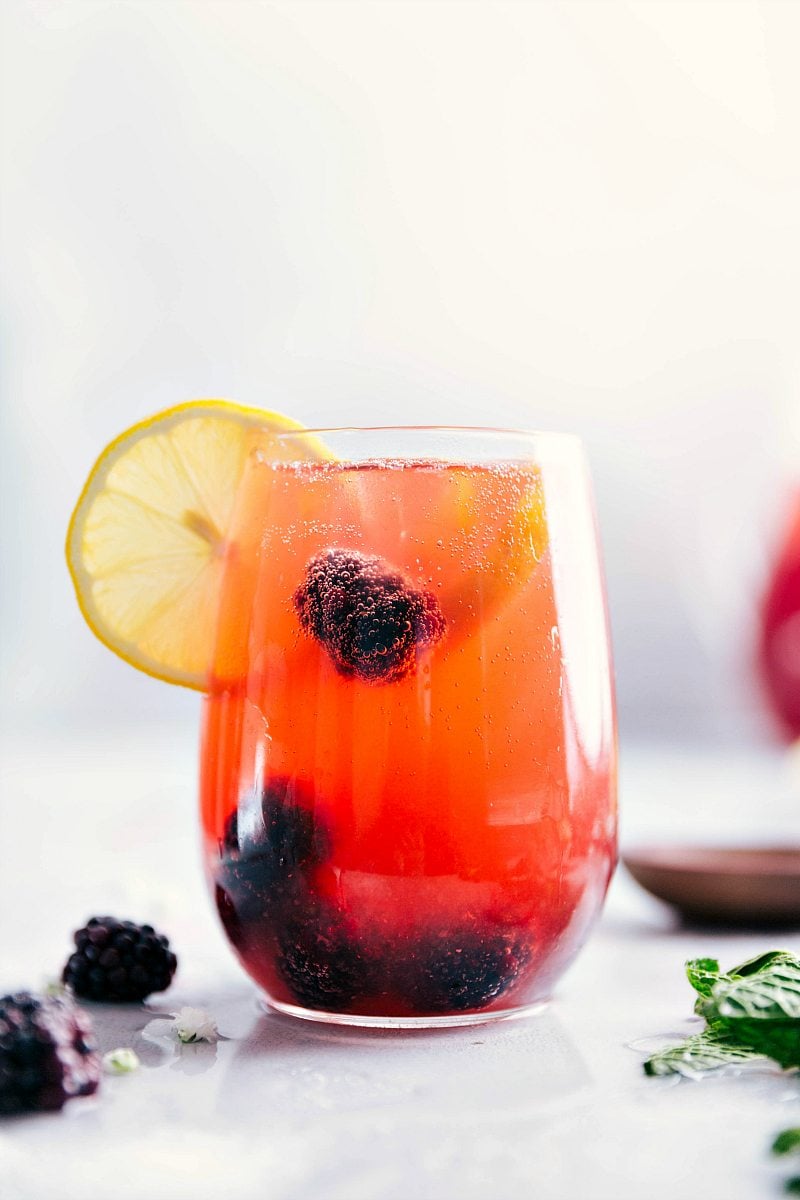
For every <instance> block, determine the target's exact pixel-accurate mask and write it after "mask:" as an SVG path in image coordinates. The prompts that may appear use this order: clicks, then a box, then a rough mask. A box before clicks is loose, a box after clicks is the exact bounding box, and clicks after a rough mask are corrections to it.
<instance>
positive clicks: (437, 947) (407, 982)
mask: <svg viewBox="0 0 800 1200" xmlns="http://www.w3.org/2000/svg"><path fill="white" fill-rule="evenodd" d="M529 958H530V948H529V947H528V946H527V945H526V944H525V943H524V942H522V941H520V940H518V939H515V938H511V937H508V936H505V935H493V936H491V937H481V936H480V935H479V934H478V933H476V932H470V933H469V934H467V935H465V936H462V937H461V938H458V937H456V936H453V935H447V936H446V937H445V936H442V937H441V938H437V939H434V940H432V941H430V942H428V943H427V944H424V945H423V946H421V947H420V948H419V949H418V950H417V952H416V953H415V954H414V956H413V959H412V960H411V962H410V963H409V964H407V966H406V967H405V969H404V970H403V971H402V972H401V973H402V975H403V979H402V981H401V984H400V986H401V989H402V990H403V992H404V993H405V996H406V998H407V999H408V1001H409V1002H410V1003H411V1005H412V1006H413V1007H414V1008H415V1009H416V1010H417V1011H419V1012H420V1013H443V1012H450V1011H453V1010H455V1011H456V1012H466V1011H467V1010H468V1009H471V1008H485V1007H486V1005H487V1004H490V1003H491V1002H492V1001H493V1000H496V999H497V998H498V996H501V995H502V994H503V992H505V991H507V990H508V988H509V987H510V986H511V984H512V983H514V981H515V980H516V978H517V976H518V975H519V972H520V971H521V969H522V968H523V967H524V966H525V964H526V963H527V962H528V960H529Z"/></svg>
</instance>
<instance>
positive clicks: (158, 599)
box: [66, 400, 331, 691]
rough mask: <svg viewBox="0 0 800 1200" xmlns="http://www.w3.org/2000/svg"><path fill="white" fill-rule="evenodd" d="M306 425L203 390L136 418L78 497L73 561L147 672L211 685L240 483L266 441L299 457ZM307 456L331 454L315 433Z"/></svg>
mask: <svg viewBox="0 0 800 1200" xmlns="http://www.w3.org/2000/svg"><path fill="white" fill-rule="evenodd" d="M302 429H303V426H302V425H300V424H298V422H296V421H293V420H291V419H290V418H289V417H284V416H281V415H280V414H279V413H274V412H264V411H262V410H260V409H256V408H244V407H242V406H240V405H238V404H231V403H230V402H228V401H225V400H196V401H192V402H190V403H188V404H179V405H177V406H176V407H175V408H169V409H166V410H165V411H164V412H161V413H158V414H156V415H155V416H153V417H150V418H149V419H148V420H146V421H142V422H141V423H140V424H138V425H134V426H133V427H132V428H131V429H128V430H127V431H126V432H125V433H123V434H121V435H120V437H118V438H116V439H115V440H114V441H113V442H111V444H110V445H109V446H107V447H106V449H105V450H104V451H103V453H102V454H101V455H100V457H99V458H98V460H97V462H96V463H95V465H94V467H93V468H92V470H91V471H90V473H89V478H88V479H87V481H86V484H85V486H84V489H83V492H82V493H81V496H80V499H79V500H78V503H77V505H76V506H75V511H74V512H73V514H72V519H71V521H70V524H69V532H68V534H67V547H66V549H67V563H68V565H69V569H70V574H71V575H72V581H73V583H74V585H75V591H76V594H77V597H78V604H79V605H80V608H81V612H82V613H83V616H84V617H85V619H86V621H87V623H88V625H89V627H90V628H91V630H92V632H93V633H94V634H95V635H96V636H97V637H98V638H99V639H100V641H101V642H104V643H105V645H106V646H108V647H109V649H111V650H113V651H114V653H115V654H118V655H119V656H120V658H123V659H125V661H126V662H129V663H130V664H131V665H132V666H134V667H137V668H138V669H139V670H140V671H144V672H146V673H147V674H148V675H153V676H155V677H156V678H157V679H163V680H165V681H166V682H167V683H177V684H182V685H183V686H184V687H190V688H196V689H198V690H200V691H202V690H203V689H204V687H205V682H206V677H207V674H208V669H209V665H210V659H211V656H212V654H213V649H214V636H215V625H216V617H217V605H218V597H219V590H220V583H221V578H222V573H223V569H224V560H225V553H226V550H227V533H228V529H229V526H230V520H231V515H232V512H233V506H234V501H235V498H236V491H237V485H238V483H239V480H240V478H241V475H242V471H243V469H244V466H245V463H246V461H247V458H248V455H249V454H250V453H251V452H252V451H254V450H256V449H257V450H258V452H259V453H260V454H261V455H263V456H266V457H268V458H271V459H273V460H275V461H279V460H283V459H296V458H297V457H298V446H297V439H294V438H293V439H291V443H293V444H290V445H283V444H282V443H281V441H280V438H279V436H278V435H280V434H282V433H288V432H295V431H298V430H300V431H302ZM302 457H303V458H304V459H326V458H330V457H331V455H330V453H329V452H328V451H327V450H326V448H325V447H324V446H323V444H322V443H321V442H319V441H318V440H317V439H316V438H313V437H312V436H310V435H309V437H307V438H304V439H303V444H302Z"/></svg>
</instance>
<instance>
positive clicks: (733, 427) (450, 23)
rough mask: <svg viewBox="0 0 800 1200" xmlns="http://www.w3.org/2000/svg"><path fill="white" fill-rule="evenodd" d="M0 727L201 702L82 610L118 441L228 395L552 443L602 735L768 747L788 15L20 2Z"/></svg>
mask: <svg viewBox="0 0 800 1200" xmlns="http://www.w3.org/2000/svg"><path fill="white" fill-rule="evenodd" d="M0 19H1V20H2V30H1V31H0V33H1V34H2V45H3V52H2V53H3V62H2V72H1V73H2V86H3V91H4V97H3V110H4V134H3V144H2V155H3V158H2V181H1V182H2V189H3V193H4V199H3V242H2V264H0V265H1V266H2V276H1V278H2V284H1V285H0V286H1V287H2V310H1V314H2V380H1V382H2V431H1V433H2V436H0V453H2V464H0V469H1V472H2V473H1V475H0V482H1V484H2V515H1V517H0V520H2V546H3V552H2V572H1V576H0V578H1V583H2V599H1V601H0V604H1V607H0V619H1V621H2V626H1V628H2V719H3V720H4V722H6V723H7V724H9V725H11V726H15V725H17V724H20V725H31V724H35V723H38V722H44V723H45V726H47V725H48V724H50V723H52V722H56V723H59V724H60V725H61V726H65V725H68V723H69V722H71V721H72V720H75V721H86V720H90V721H93V722H95V723H96V725H97V726H98V728H102V727H103V726H104V725H110V724H111V723H114V722H121V723H125V724H131V723H135V724H147V723H148V722H151V721H153V720H158V721H159V722H164V721H167V720H174V721H176V722H182V723H184V724H186V725H189V724H191V723H193V722H194V720H195V716H196V708H197V702H196V699H195V697H194V696H192V695H190V694H188V693H183V692H181V691H179V690H178V689H170V688H165V687H163V686H162V685H159V684H157V683H155V682H153V681H151V680H149V679H147V678H145V677H144V676H140V675H138V674H137V673H135V672H133V671H131V670H129V669H128V668H126V667H125V666H123V665H122V664H121V663H119V662H118V661H116V660H115V659H114V658H113V656H111V655H109V654H108V652H107V651H105V650H104V649H103V648H102V647H101V646H100V645H99V644H98V643H96V642H95V641H94V640H93V638H92V636H91V634H90V633H89V632H88V630H86V628H85V627H84V625H83V622H82V620H81V618H80V615H79V613H78V610H77V606H76V605H75V603H74V599H73V597H72V594H71V588H70V584H69V581H68V577H67V573H66V569H65V567H64V562H63V552H62V543H63V538H64V533H65V530H66V524H67V520H68V516H69V512H70V509H71V507H72V505H73V503H74V501H75V499H76V497H77V495H78V492H79V490H80V487H81V485H82V482H83V479H84V477H85V474H86V472H87V470H88V468H89V467H90V465H91V463H92V461H93V459H94V457H95V456H96V454H97V453H98V451H99V450H100V449H101V447H102V446H103V445H104V444H105V443H106V442H107V441H108V440H109V439H110V438H111V437H112V436H113V435H115V434H116V433H118V432H120V431H121V430H122V429H123V428H124V427H126V426H127V425H129V424H131V423H132V422H134V421H135V420H137V419H139V418H141V417H144V416H146V415H148V414H149V413H151V412H153V411H155V410H156V409H158V408H161V407H164V406H167V405H170V404H173V403H176V402H178V401H181V400H184V399H189V398H192V397H198V396H215V395H219V396H227V397H230V398H233V399H237V400H240V401H242V402H245V403H250V404H263V405H265V406H267V407H274V408H278V409H282V410H284V411H287V412H289V413H291V414H293V415H294V416H296V417H298V418H300V419H302V420H304V421H306V422H307V423H317V424H340V423H350V422H373V423H374V422H378V423H380V422H398V421H399V422H416V421H425V422H434V421H440V422H456V423H466V424H503V425H511V426H524V427H532V428H566V429H571V430H575V431H577V432H579V433H580V434H582V435H583V437H584V438H585V439H586V441H587V443H588V447H589V452H590V456H591V460H592V465H593V470H594V475H595V480H596V486H597V493H598V502H599V510H600V519H601V525H602V530H603V535H604V542H605V550H606V560H607V570H608V578H609V591H610V599H611V611H612V620H613V627H614V637H615V647H616V658H617V666H618V688H619V699H620V713H621V720H622V731H623V735H624V736H629V737H632V738H633V737H637V736H640V737H648V738H650V737H662V736H663V737H671V738H686V737H689V736H692V737H701V738H706V739H712V738H719V737H732V736H735V737H742V736H744V737H745V738H748V737H750V738H754V739H755V738H758V737H761V736H764V734H765V731H766V730H765V724H764V722H763V720H762V719H761V718H760V708H759V702H758V696H757V692H756V690H755V688H754V684H753V680H752V671H751V655H752V625H751V620H752V612H753V606H754V603H755V601H756V599H757V596H758V589H759V587H760V586H761V578H762V573H763V568H764V556H765V551H766V549H767V548H768V547H769V545H770V544H771V540H773V539H774V537H775V533H776V522H777V516H778V513H779V512H780V511H781V508H782V505H783V504H784V503H785V498H786V489H787V488H788V487H789V486H790V485H791V483H792V482H793V480H794V476H795V471H796V468H797V466H798V464H800V450H798V447H797V442H796V436H795V435H796V430H797V427H798V424H799V423H798V420H797V416H796V410H797V394H798V385H799V384H800V240H799V239H798V226H799V225H800V149H799V148H800V73H798V71H797V47H798V44H800V6H798V5H795V4H792V3H786V4H783V3H778V2H773V3H761V4H759V3H752V2H744V3H735V2H730V3H724V2H723V3H699V2H694V3H685V4H682V3H603V2H587V3H548V2H546V0H543V2H540V3H535V2H533V3H512V4H504V3H497V2H492V3H489V2H488V0H486V2H482V3H457V2H452V3H434V2H426V3H386V2H380V0H374V2H371V3H340V2H338V0H325V2H324V3H257V2H256V3H236V2H235V0H225V2H224V3H223V2H219V3H217V2H214V3H205V2H201V0H172V2H170V0H151V2H148V0H138V2H135V0H127V2H126V0H117V2H115V3H110V2H107V0H100V2H90V0H89V2H82V0H56V2H47V0H29V2H27V3H25V2H23V0H5V2H4V3H3V5H2V8H1V9H0Z"/></svg>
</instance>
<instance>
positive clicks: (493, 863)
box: [202, 430, 616, 1025]
mask: <svg viewBox="0 0 800 1200" xmlns="http://www.w3.org/2000/svg"><path fill="white" fill-rule="evenodd" d="M292 436H294V435H287V440H290V439H291V437H292ZM321 436H322V437H323V438H324V439H325V440H327V442H328V444H329V445H331V446H332V447H333V449H334V450H335V451H336V453H337V454H338V455H339V458H338V459H337V460H332V461H328V462H315V463H311V462H303V461H298V462H296V463H292V462H290V463H274V462H270V461H267V460H262V459H261V458H260V456H259V455H258V454H257V453H255V454H254V455H253V456H252V458H251V460H250V462H249V464H248V467H247V470H246V472H245V475H244V478H243V480H242V483H241V487H240V490H239V496H238V500H237V507H236V511H235V517H234V525H233V530H232V535H231V538H230V543H229V549H228V551H227V558H226V562H225V570H224V582H223V589H222V599H221V607H220V614H219V627H218V637H217V647H216V655H215V665H214V671H213V675H212V678H211V679H210V681H209V694H208V696H207V699H206V701H205V720H204V733H203V750H202V815H203V828H204V834H205V851H206V863H207V871H208V875H209V879H210V882H211V885H212V888H213V890H214V895H215V898H216V903H217V906H218V909H219V913H220V916H221V919H222V922H223V925H224V927H225V929H226V932H227V934H228V937H229V939H230V941H231V943H232V944H233V946H234V948H235V950H236V952H237V954H238V956H239V958H240V960H241V962H242V964H243V966H244V967H245V969H246V970H247V971H248V972H249V974H250V975H251V976H252V978H253V979H254V980H255V981H256V982H257V983H258V985H259V986H260V988H261V989H262V990H263V992H264V993H265V996H266V998H267V999H268V1001H269V1002H270V1003H272V1004H273V1005H275V1006H276V1007H278V1008H280V1009H282V1010H284V1011H289V1012H293V1013H295V1014H296V1015H300V1016H307V1017H316V1018H317V1019H323V1020H324V1019H327V1020H338V1021H343V1022H351V1023H362V1024H370V1023H375V1024H384V1025H403V1024H423V1025H431V1024H437V1023H454V1022H459V1021H469V1020H480V1019H486V1018H487V1017H492V1016H498V1015H502V1014H508V1013H511V1012H516V1011H519V1010H520V1009H522V1008H525V1007H526V1006H529V1005H532V1004H535V1003H536V1002H538V1001H541V1000H542V999H544V998H546V997H547V996H548V995H549V993H550V991H551V987H552V983H553V981H554V979H555V978H556V977H557V976H558V975H559V974H560V973H561V972H562V971H563V970H564V968H565V966H566V965H567V963H568V962H569V961H570V959H571V958H572V957H573V955H574V954H575V953H576V951H577V950H578V948H579V947H580V945H581V943H582V941H583V939H584V937H585V936H586V933H587V931H588V929H589V927H590V925H591V923H592V922H593V920H594V918H595V916H596V915H597V913H598V911H599V909H600V906H601V904H602V900H603V897H604V894H605V891H606V888H607V885H608V882H609V879H610V876H611V873H612V870H613V865H614V862H615V854H616V840H615V839H616V819H615V817H616V810H615V776H616V765H615V729H614V712H613V697H612V689H611V680H610V668H609V656H608V642H607V625H606V616H605V606H604V599H603V590H602V581H601V574H600V568H599V563H598V555H597V548H596V538H595V530H594V522H593V514H592V505H591V496H590V491H589V486H588V481H587V476H586V472H585V469H584V465H583V459H582V454H581V451H580V447H579V445H578V443H576V442H575V441H574V440H573V439H571V438H568V437H562V436H560V435H535V436H534V435H515V434H500V433H492V432H489V431H466V430H457V431H452V430H451V431H444V430H443V431H435V430H409V431H339V432H338V433H337V432H336V431H330V432H328V433H323V434H322V435H321ZM297 444H298V458H300V455H301V453H302V449H301V447H302V442H301V440H300V438H299V437H298V439H297ZM387 445H391V446H400V445H402V449H403V453H402V455H401V454H400V453H399V450H398V452H397V453H396V455H395V456H393V457H388V456H387V455H386V447H387Z"/></svg>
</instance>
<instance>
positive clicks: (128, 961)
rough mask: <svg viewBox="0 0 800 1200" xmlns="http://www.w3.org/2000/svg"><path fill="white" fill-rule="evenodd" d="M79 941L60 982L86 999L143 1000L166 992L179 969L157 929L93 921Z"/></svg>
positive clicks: (113, 919)
mask: <svg viewBox="0 0 800 1200" xmlns="http://www.w3.org/2000/svg"><path fill="white" fill-rule="evenodd" d="M74 937H75V946H76V949H75V951H74V953H73V954H71V955H70V957H69V959H68V960H67V963H66V966H65V967H64V971H63V973H62V976H61V978H62V980H63V981H64V983H65V984H67V986H68V987H71V988H72V990H73V992H75V994H76V995H77V996H83V997H84V998H85V999H86V1000H110V1001H114V1002H117V1003H125V1002H126V1001H127V1002H132V1001H137V1000H144V999H145V998H146V997H147V996H149V995H150V994H151V992H163V991H165V990H166V988H168V987H169V985H170V983H171V982H172V977H173V975H174V974H175V970H176V968H177V966H178V960H177V958H176V957H175V955H174V954H173V952H172V951H171V950H170V948H169V941H168V940H167V938H166V937H164V935H163V934H159V933H156V931H155V929H153V926H152V925H137V924H136V923H135V922H134V921H118V920H117V918H116V917H92V918H91V920H89V921H87V923H86V925H85V926H83V928H81V929H78V930H77V931H76V933H75V935H74Z"/></svg>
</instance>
